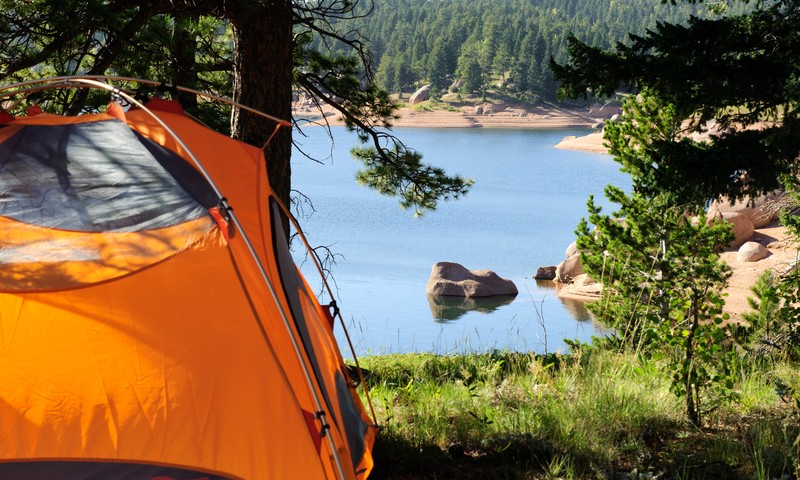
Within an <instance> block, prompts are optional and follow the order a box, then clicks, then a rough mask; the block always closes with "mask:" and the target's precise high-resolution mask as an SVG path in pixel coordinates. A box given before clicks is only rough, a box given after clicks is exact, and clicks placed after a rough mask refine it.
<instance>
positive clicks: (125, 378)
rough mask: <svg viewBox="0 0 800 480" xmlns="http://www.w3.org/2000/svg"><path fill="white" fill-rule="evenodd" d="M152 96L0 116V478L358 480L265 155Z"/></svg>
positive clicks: (329, 344) (350, 417) (365, 451)
mask: <svg viewBox="0 0 800 480" xmlns="http://www.w3.org/2000/svg"><path fill="white" fill-rule="evenodd" d="M167 107H168V108H167ZM167 107H165V108H163V109H162V110H158V111H155V113H156V114H157V115H158V117H159V119H160V120H161V122H164V123H165V124H166V125H167V126H168V127H169V129H170V130H172V131H174V132H175V133H176V134H177V136H178V138H179V139H180V140H178V139H176V138H174V137H173V136H172V134H171V133H170V132H169V131H167V129H165V128H164V126H162V125H161V124H160V123H159V122H158V121H156V120H155V119H154V118H152V116H151V115H150V114H149V113H147V112H145V111H143V110H131V111H128V112H125V115H124V119H125V120H124V121H121V120H119V119H117V118H114V117H113V116H110V115H102V114H101V115H84V116H79V117H61V116H54V115H48V114H45V113H43V114H39V115H36V116H35V117H23V118H16V119H14V120H11V121H9V122H8V124H7V126H5V127H3V128H0V376H1V377H2V378H0V443H1V444H2V445H3V448H2V449H0V478H21V477H19V476H18V474H16V473H15V472H20V471H25V472H29V473H30V476H28V477H25V478H33V479H37V478H49V479H62V480H77V479H78V478H81V479H94V478H97V479H100V478H103V479H119V480H123V479H124V480H128V479H131V480H133V479H147V480H154V479H157V480H166V479H168V478H173V479H175V480H199V479H201V478H208V479H209V480H222V479H226V480H234V479H254V480H255V479H272V478H304V479H306V478H307V479H316V478H320V479H322V478H325V479H328V478H330V479H333V478H340V477H341V476H342V475H340V471H341V472H343V476H344V478H347V479H363V478H366V476H367V475H368V474H369V472H370V470H371V467H372V458H371V447H372V443H373V441H374V435H375V428H374V426H372V425H371V421H370V419H369V417H368V416H367V415H366V412H365V410H364V407H363V405H362V404H361V401H360V400H359V397H358V395H357V394H356V392H355V388H354V386H353V384H352V381H351V380H350V377H349V376H348V374H347V371H346V370H345V368H344V362H343V360H342V356H341V353H340V352H339V349H338V347H337V345H336V341H335V338H334V335H333V332H332V330H331V328H330V325H329V324H328V322H327V320H326V317H325V311H324V308H323V307H322V306H320V305H319V303H318V302H317V300H316V298H315V297H314V296H313V295H311V294H310V293H309V292H310V289H309V288H308V285H307V283H306V281H305V279H303V278H302V275H301V274H300V273H299V271H298V270H297V267H296V265H294V263H293V262H292V261H291V257H289V256H288V247H287V245H286V240H285V236H284V235H283V232H282V231H281V229H280V228H278V227H277V226H279V225H280V222H276V221H274V218H275V217H276V213H275V212H274V211H273V209H274V208H275V207H274V200H270V199H271V195H272V194H271V190H270V189H269V183H268V179H267V177H266V172H265V170H266V169H265V159H264V157H263V153H262V152H261V150H259V149H258V148H255V147H252V146H249V145H246V144H244V143H241V142H237V141H235V140H232V139H230V138H229V137H226V136H224V135H220V134H217V133H215V132H213V131H210V130H208V129H207V128H205V127H203V126H201V125H199V124H198V123H196V122H195V121H193V120H192V119H191V118H189V117H188V116H186V115H184V114H183V113H182V111H181V110H180V109H179V108H175V107H174V106H169V105H168V106H167ZM192 156H195V157H196V158H197V159H198V160H199V161H200V162H201V163H202V165H203V167H204V168H205V169H206V170H207V172H208V174H209V175H210V177H211V179H212V180H213V182H214V184H215V185H216V186H217V187H218V189H219V192H221V194H222V196H224V197H225V198H226V199H227V202H228V203H229V204H230V206H231V207H232V208H233V211H234V213H235V214H236V217H237V219H238V220H239V222H240V224H241V228H242V230H241V231H234V232H233V235H232V236H228V235H227V233H228V232H227V231H223V229H221V228H220V224H219V223H218V219H216V218H215V216H214V215H212V214H211V213H210V211H211V210H214V208H213V207H214V206H216V205H217V204H218V203H219V202H220V200H221V199H220V197H219V195H217V194H216V193H215V191H214V189H213V188H211V185H210V184H209V183H208V182H207V181H206V180H205V178H204V177H203V176H202V175H200V174H199V172H198V171H197V169H196V168H195V166H194V165H193V164H192V162H191V157H192ZM245 237H246V238H247V239H248V240H249V241H250V242H251V245H252V247H253V249H254V250H255V258H254V257H253V256H252V255H251V251H250V247H249V246H248V245H247V244H246V242H245ZM265 276H266V278H265ZM306 372H309V374H308V375H307V374H306ZM335 456H338V457H339V459H340V461H341V467H339V466H337V465H336V463H335V461H334V457H335ZM53 472H58V473H53ZM36 475H39V477H37V476H36Z"/></svg>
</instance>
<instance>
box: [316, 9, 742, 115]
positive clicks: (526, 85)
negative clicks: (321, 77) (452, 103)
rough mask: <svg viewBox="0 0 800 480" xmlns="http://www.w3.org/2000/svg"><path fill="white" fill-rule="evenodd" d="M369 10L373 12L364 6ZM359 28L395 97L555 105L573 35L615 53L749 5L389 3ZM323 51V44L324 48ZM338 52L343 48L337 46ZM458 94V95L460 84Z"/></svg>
mask: <svg viewBox="0 0 800 480" xmlns="http://www.w3.org/2000/svg"><path fill="white" fill-rule="evenodd" d="M363 7H364V8H365V9H366V7H367V5H364V6H363ZM372 7H373V8H372V9H371V11H367V10H363V11H361V12H360V13H361V14H362V15H364V17H363V18H361V19H360V20H359V21H357V22H352V23H353V25H352V26H353V27H355V29H356V30H358V31H360V32H361V34H362V35H363V36H364V37H365V38H366V39H367V40H368V42H369V43H368V46H369V48H370V50H371V52H372V54H373V63H374V65H375V67H376V72H375V79H376V81H377V83H378V85H380V86H381V87H383V88H385V89H386V90H388V91H389V92H392V93H401V94H402V93H403V92H411V91H413V90H414V89H415V88H416V87H417V86H419V85H422V84H431V85H432V87H433V96H434V97H436V96H437V95H441V94H443V93H445V92H446V91H447V90H448V89H451V90H453V91H455V90H458V91H459V92H460V93H479V94H485V92H486V90H488V89H497V88H501V89H503V90H504V91H506V92H509V93H512V94H514V95H516V96H517V97H518V98H519V99H520V100H526V101H533V102H536V101H538V100H555V99H556V98H557V88H558V85H557V83H556V82H555V81H554V80H553V76H552V73H551V72H550V68H549V62H550V58H551V57H552V58H554V59H555V60H556V61H559V62H563V61H564V60H566V58H567V46H568V38H569V35H570V34H572V35H574V36H576V37H578V38H581V39H582V40H583V41H585V42H586V43H588V44H590V45H593V46H596V47H600V48H610V47H612V46H613V45H615V44H616V43H617V42H620V41H625V40H627V38H628V34H629V33H632V34H644V33H645V32H646V30H647V29H652V28H655V26H656V24H657V22H668V23H685V22H686V21H687V20H688V18H689V17H690V16H692V15H695V16H698V17H701V18H709V17H716V16H718V15H719V14H720V13H722V12H723V11H724V12H725V13H727V14H731V13H736V12H740V11H742V10H743V9H745V8H746V5H744V4H738V3H736V4H734V5H732V6H730V7H727V8H725V9H723V8H722V7H720V6H719V4H713V5H711V4H699V5H696V4H690V3H683V4H679V5H676V6H671V5H668V4H664V3H662V2H657V1H652V0H567V1H564V0H541V1H536V2H531V1H525V0H486V1H480V2H472V1H468V0H448V1H443V0H437V1H423V0H385V1H381V2H376V3H375V4H374V5H372ZM317 46H318V47H319V44H318V45H317ZM334 49H335V46H334ZM456 80H458V81H460V84H459V83H457V84H456V85H458V87H457V88H456V87H452V85H453V83H454V81H456Z"/></svg>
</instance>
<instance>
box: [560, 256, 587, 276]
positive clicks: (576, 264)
mask: <svg viewBox="0 0 800 480" xmlns="http://www.w3.org/2000/svg"><path fill="white" fill-rule="evenodd" d="M582 273H584V272H583V267H582V266H581V256H580V254H575V255H572V256H571V257H568V258H567V259H566V260H564V261H563V262H561V263H559V264H558V265H557V266H556V278H555V280H556V281H557V282H559V283H571V282H572V281H573V280H575V277H577V276H578V275H581V274H582Z"/></svg>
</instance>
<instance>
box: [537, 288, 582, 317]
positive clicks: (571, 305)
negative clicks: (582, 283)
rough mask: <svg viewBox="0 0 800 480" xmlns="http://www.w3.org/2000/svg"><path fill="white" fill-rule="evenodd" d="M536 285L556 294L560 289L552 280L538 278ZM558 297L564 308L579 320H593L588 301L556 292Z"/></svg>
mask: <svg viewBox="0 0 800 480" xmlns="http://www.w3.org/2000/svg"><path fill="white" fill-rule="evenodd" d="M536 286H537V287H540V288H545V289H548V290H552V291H553V293H554V294H555V293H556V291H557V290H558V287H557V286H556V284H555V283H554V282H553V281H552V280H536ZM556 297H557V298H558V299H559V300H561V304H562V305H564V310H565V311H566V312H567V313H569V314H570V316H571V317H572V318H574V319H575V320H576V321H578V322H590V321H592V314H591V312H589V309H588V308H586V302H585V301H583V300H577V299H574V298H568V297H562V296H559V295H557V294H556Z"/></svg>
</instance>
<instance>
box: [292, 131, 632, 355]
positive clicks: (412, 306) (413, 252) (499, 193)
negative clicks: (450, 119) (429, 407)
mask: <svg viewBox="0 0 800 480" xmlns="http://www.w3.org/2000/svg"><path fill="white" fill-rule="evenodd" d="M304 132H305V133H306V134H307V135H308V137H302V136H301V135H299V134H295V140H296V141H297V142H298V143H299V144H300V146H301V148H302V149H303V150H304V151H305V152H307V153H309V154H311V155H313V156H314V157H316V158H319V159H324V164H319V163H317V162H312V161H310V160H308V159H306V158H303V156H302V155H300V154H298V152H295V154H294V155H293V157H292V158H293V159H292V169H293V172H292V181H293V188H294V189H296V190H298V191H300V192H302V193H303V194H304V195H306V196H308V197H309V199H310V200H311V202H313V211H312V209H311V208H309V207H306V208H305V209H304V210H305V212H306V213H307V214H309V213H310V215H307V216H301V218H300V219H299V220H300V223H301V226H302V228H303V230H304V232H305V234H306V236H307V237H308V239H309V242H310V243H311V244H312V245H314V246H318V245H321V246H325V247H327V248H329V249H330V251H332V252H334V253H335V254H337V257H336V264H335V265H334V266H333V267H332V271H333V282H332V284H333V285H334V289H335V294H336V296H337V297H338V298H336V300H337V303H338V304H339V306H340V308H341V311H342V315H343V318H344V319H345V323H346V325H347V328H348V332H349V333H350V336H351V339H352V341H353V343H354V346H355V350H356V353H357V354H358V355H373V354H385V353H406V352H435V353H441V354H448V353H469V352H482V351H487V350H492V349H509V350H515V351H534V352H537V353H547V352H550V353H552V352H555V351H566V346H565V344H564V341H563V339H564V338H568V339H579V340H583V341H589V340H590V339H591V337H592V336H593V335H601V334H603V333H604V332H605V330H604V329H603V327H602V326H601V325H598V324H597V323H596V322H594V321H593V320H592V319H591V317H590V315H589V313H588V312H587V310H586V308H585V306H584V305H583V304H582V303H581V302H577V301H570V300H565V299H560V298H559V297H557V296H556V293H555V289H554V284H553V283H552V282H549V281H545V282H542V281H539V282H537V281H536V280H534V279H533V275H534V273H535V272H536V269H537V267H539V266H546V265H556V264H558V263H559V262H560V261H561V260H563V259H564V252H565V250H566V248H567V246H568V245H569V244H570V243H571V242H572V241H574V239H575V234H574V231H575V228H576V226H577V224H578V221H579V219H580V218H581V217H583V216H586V200H587V198H588V196H589V195H590V194H594V195H595V198H596V199H597V200H602V199H603V194H602V192H603V188H604V187H605V185H607V184H614V185H619V186H623V187H625V186H627V185H629V183H630V181H629V179H628V177H627V175H625V174H623V173H621V172H619V166H618V165H617V164H616V163H615V162H614V161H613V160H612V159H611V157H610V156H608V155H600V154H593V153H584V152H576V151H570V150H562V149H557V148H554V147H553V146H554V145H555V144H556V143H558V142H559V141H560V140H561V139H563V138H564V137H565V136H568V135H583V134H586V133H588V131H587V130H575V129H569V130H530V129H525V130H516V129H472V128H471V129H460V128H455V129H450V128H442V129H422V128H404V129H397V130H396V131H395V133H396V134H397V135H398V137H400V138H401V139H402V140H403V141H404V142H405V143H406V144H407V145H408V146H409V147H412V148H414V149H416V150H418V151H420V152H422V153H423V155H424V157H423V161H424V162H426V163H430V164H433V165H435V166H439V167H442V168H444V169H445V171H446V172H447V173H449V174H455V173H459V174H461V175H463V176H465V177H468V178H472V179H474V180H475V185H474V186H473V187H472V189H471V190H470V192H469V193H468V194H467V195H466V196H465V197H463V198H461V199H459V200H456V201H450V202H443V203H441V204H440V206H439V207H438V208H437V209H436V210H435V211H432V212H427V213H425V214H424V215H423V216H422V217H419V218H416V217H414V214H413V212H412V211H404V210H402V209H400V207H399V204H398V201H397V200H396V199H393V198H390V197H384V196H381V195H379V194H378V193H376V192H375V191H373V190H370V189H368V188H365V187H361V186H359V185H358V184H357V183H356V182H355V179H354V177H355V172H356V170H357V169H358V166H359V164H358V162H356V161H355V160H353V159H352V158H351V156H350V153H349V151H350V148H351V147H352V146H354V145H356V144H357V143H358V141H357V139H356V138H355V136H354V135H353V134H350V133H348V132H347V131H346V130H345V129H344V128H343V127H334V128H333V136H334V142H333V144H331V140H330V138H328V136H327V135H326V133H325V130H324V129H323V128H321V127H308V128H305V129H304ZM598 203H600V204H606V203H604V202H602V201H600V202H598ZM294 250H295V257H296V260H297V261H298V262H303V260H304V257H303V252H302V251H301V248H300V246H299V244H298V245H296V246H295V247H294ZM439 261H451V262H457V263H460V264H462V265H463V266H465V267H466V268H468V269H470V270H476V269H489V270H493V271H495V272H496V273H497V274H498V275H500V276H501V277H503V278H508V279H511V280H513V281H514V283H515V284H516V285H517V288H518V289H519V295H517V296H516V297H515V298H495V299H492V300H488V301H477V302H470V301H467V302H464V301H461V300H459V299H448V300H447V301H442V299H441V298H440V299H435V298H428V296H427V295H426V293H425V287H426V284H427V282H428V278H429V276H430V273H431V267H432V266H433V264H434V263H436V262H439ZM301 269H302V271H303V273H304V274H305V275H306V278H307V279H308V280H309V283H310V284H311V285H312V287H313V288H318V287H319V286H320V281H319V275H318V274H317V273H316V269H315V268H314V267H313V266H311V265H310V262H307V261H306V262H304V263H303V264H302V267H301ZM322 301H323V302H327V301H328V299H327V298H322ZM340 330H341V328H340V327H338V328H337V338H339V340H340V344H341V345H342V346H343V351H348V349H347V348H346V344H345V343H343V337H342V336H341V331H340ZM345 355H346V356H347V354H345Z"/></svg>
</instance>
